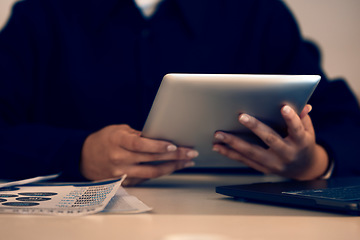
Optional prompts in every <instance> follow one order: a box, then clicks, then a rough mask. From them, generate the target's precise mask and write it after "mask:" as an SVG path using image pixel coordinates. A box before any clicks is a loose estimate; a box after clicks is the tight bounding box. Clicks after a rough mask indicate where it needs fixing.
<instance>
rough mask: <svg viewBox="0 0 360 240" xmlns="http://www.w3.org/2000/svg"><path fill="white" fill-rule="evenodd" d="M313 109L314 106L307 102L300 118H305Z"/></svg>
mask: <svg viewBox="0 0 360 240" xmlns="http://www.w3.org/2000/svg"><path fill="white" fill-rule="evenodd" d="M311 110H312V106H311V105H310V104H306V105H305V107H304V109H303V110H302V111H301V113H300V119H303V118H304V117H305V116H306V115H308V114H309V113H310V112H311Z"/></svg>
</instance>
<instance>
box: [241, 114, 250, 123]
mask: <svg viewBox="0 0 360 240" xmlns="http://www.w3.org/2000/svg"><path fill="white" fill-rule="evenodd" d="M239 120H240V122H242V123H248V122H250V116H249V115H247V114H241V115H240V118H239Z"/></svg>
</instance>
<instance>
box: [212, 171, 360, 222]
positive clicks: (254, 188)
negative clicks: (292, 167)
mask: <svg viewBox="0 0 360 240" xmlns="http://www.w3.org/2000/svg"><path fill="white" fill-rule="evenodd" d="M216 192H217V193H219V194H222V195H226V196H230V197H233V198H235V199H239V200H240V199H241V200H245V201H250V202H259V203H268V204H276V205H284V206H292V207H299V208H308V209H315V210H322V211H332V212H338V213H343V214H350V215H360V177H348V178H330V179H327V180H312V181H283V182H267V183H254V184H244V185H229V186H218V187H216Z"/></svg>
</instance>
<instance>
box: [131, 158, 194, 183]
mask: <svg viewBox="0 0 360 240" xmlns="http://www.w3.org/2000/svg"><path fill="white" fill-rule="evenodd" d="M194 165H195V163H194V162H192V161H169V162H165V163H161V164H158V165H146V164H143V165H135V166H131V167H129V168H128V169H127V170H126V171H125V173H126V174H127V176H128V178H140V179H152V178H158V177H161V176H164V175H169V174H171V173H173V172H175V171H177V170H180V169H183V168H188V167H192V166H194Z"/></svg>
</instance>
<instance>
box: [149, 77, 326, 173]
mask: <svg viewBox="0 0 360 240" xmlns="http://www.w3.org/2000/svg"><path fill="white" fill-rule="evenodd" d="M319 81H320V76H318V75H258V74H167V75H165V76H164V78H163V80H162V82H161V85H160V87H159V89H158V92H157V95H156V97H155V100H154V102H153V105H152V108H151V110H150V113H149V115H148V118H147V120H146V122H145V125H144V128H143V130H142V136H144V137H147V138H152V139H159V140H167V141H170V142H172V143H174V144H175V145H177V146H186V147H191V148H194V149H196V150H197V151H199V156H198V157H197V158H195V159H194V161H195V163H196V166H197V167H201V168H203V167H211V168H213V167H217V168H221V167H226V168H228V167H244V166H243V165H242V164H240V163H238V162H236V161H234V160H231V159H227V158H226V157H224V156H222V155H220V154H219V153H217V152H214V151H212V146H213V143H214V133H215V131H217V130H222V131H226V132H230V133H233V134H236V135H237V136H239V137H241V138H243V139H245V140H246V141H249V142H251V143H254V144H260V145H264V143H263V142H262V141H261V140H260V139H259V138H258V137H257V136H255V134H253V133H252V132H251V131H250V130H248V129H247V128H245V127H244V126H242V125H241V124H240V123H239V121H238V116H239V114H241V113H247V114H249V115H251V116H254V117H256V118H257V119H259V120H260V121H262V122H264V123H265V124H268V125H269V126H271V127H272V128H274V129H275V130H276V131H277V132H279V133H280V134H281V135H283V136H285V135H286V125H285V121H284V120H283V118H282V116H281V113H280V109H281V107H282V106H284V104H289V105H290V106H292V107H293V108H294V109H295V111H296V112H297V113H298V114H300V112H301V110H302V109H303V108H304V106H305V104H306V103H307V101H308V100H309V98H310V96H311V94H312V93H313V91H314V90H315V88H316V86H317V84H318V83H319Z"/></svg>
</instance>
